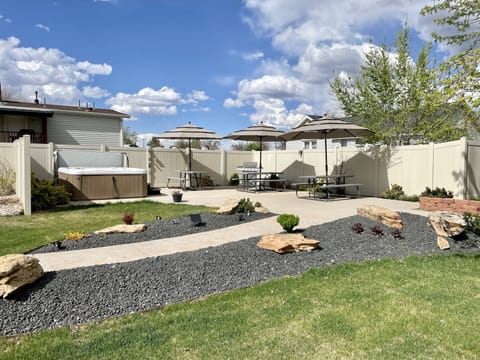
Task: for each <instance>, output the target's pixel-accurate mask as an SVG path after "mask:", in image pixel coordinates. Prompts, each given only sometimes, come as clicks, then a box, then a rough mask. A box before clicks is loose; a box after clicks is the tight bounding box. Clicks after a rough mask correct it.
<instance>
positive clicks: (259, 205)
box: [253, 201, 262, 208]
mask: <svg viewBox="0 0 480 360" xmlns="http://www.w3.org/2000/svg"><path fill="white" fill-rule="evenodd" d="M253 206H254V207H256V208H257V207H262V204H261V203H260V201H257V202H255V205H253Z"/></svg>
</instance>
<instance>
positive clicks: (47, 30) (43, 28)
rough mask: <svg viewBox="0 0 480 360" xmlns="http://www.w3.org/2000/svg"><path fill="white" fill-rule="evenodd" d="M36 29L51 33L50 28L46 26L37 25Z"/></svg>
mask: <svg viewBox="0 0 480 360" xmlns="http://www.w3.org/2000/svg"><path fill="white" fill-rule="evenodd" d="M35 27H36V28H39V29H41V30H45V31H46V32H50V28H49V27H48V26H46V25H42V24H36V25H35Z"/></svg>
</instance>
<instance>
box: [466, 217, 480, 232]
mask: <svg viewBox="0 0 480 360" xmlns="http://www.w3.org/2000/svg"><path fill="white" fill-rule="evenodd" d="M463 219H464V220H465V223H466V224H465V231H469V232H473V233H474V234H477V235H480V215H473V214H470V213H465V214H463Z"/></svg>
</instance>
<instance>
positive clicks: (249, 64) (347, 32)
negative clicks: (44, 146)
mask: <svg viewBox="0 0 480 360" xmlns="http://www.w3.org/2000/svg"><path fill="white" fill-rule="evenodd" d="M430 3H431V1H429V0H355V1H354V0H204V1H199V0H1V1H0V82H1V85H2V89H5V91H8V92H9V93H12V94H14V95H15V97H16V99H18V100H20V101H33V100H34V97H35V91H38V97H39V99H40V101H41V102H43V101H44V100H45V101H46V102H47V103H50V104H64V105H74V106H76V105H78V103H79V101H80V103H81V104H82V105H86V104H87V103H88V104H90V106H91V105H92V104H93V103H95V107H96V108H109V109H114V110H117V111H120V112H123V113H126V114H129V115H130V116H131V117H130V119H127V120H126V121H125V126H128V127H130V129H131V130H133V131H135V132H136V133H137V134H138V135H139V144H140V145H144V144H145V143H146V142H148V140H149V139H150V137H151V136H152V135H154V134H160V133H162V132H164V131H166V130H170V129H172V128H174V127H176V126H179V125H184V124H186V123H188V122H189V121H190V122H192V123H193V124H195V125H198V126H201V127H204V128H207V129H209V130H213V131H215V132H217V133H218V134H220V135H222V136H225V135H227V134H229V133H231V132H233V131H235V130H239V129H243V128H246V127H247V126H250V125H254V124H258V123H260V122H261V121H263V122H264V123H267V124H270V125H273V126H275V127H277V128H279V129H281V130H288V129H290V128H291V127H293V126H295V124H296V123H298V121H300V120H301V119H302V117H303V116H304V115H306V114H316V115H322V114H324V113H328V114H332V115H337V116H341V115H343V114H342V113H341V111H340V109H339V107H338V104H337V103H336V101H335V98H334V97H333V96H332V95H331V91H330V87H329V82H330V81H331V80H332V79H333V78H334V77H335V76H338V75H349V76H354V75H355V73H358V71H359V68H360V64H361V62H362V58H363V54H364V52H365V51H367V50H368V49H369V47H370V46H372V44H373V45H381V44H383V43H385V44H387V45H392V44H393V42H394V39H395V36H396V33H397V32H398V31H400V30H401V29H402V27H403V25H404V24H405V23H407V24H408V26H409V28H410V38H411V44H412V54H413V55H415V54H416V53H418V50H419V47H420V46H421V45H422V44H425V43H426V42H428V41H431V33H432V31H434V30H438V29H437V27H436V26H435V25H434V22H433V18H432V17H431V16H429V17H422V16H420V15H419V11H420V9H421V8H423V7H424V6H425V5H426V4H430ZM452 51H454V50H453V49H449V48H445V47H438V46H435V47H434V49H433V54H432V55H434V56H435V57H437V58H439V59H442V58H444V57H445V56H447V55H449V54H450V53H452Z"/></svg>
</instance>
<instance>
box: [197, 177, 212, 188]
mask: <svg viewBox="0 0 480 360" xmlns="http://www.w3.org/2000/svg"><path fill="white" fill-rule="evenodd" d="M198 185H199V186H200V187H212V186H213V180H212V179H211V178H210V176H208V175H205V176H202V178H201V179H200V183H199V184H198Z"/></svg>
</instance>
